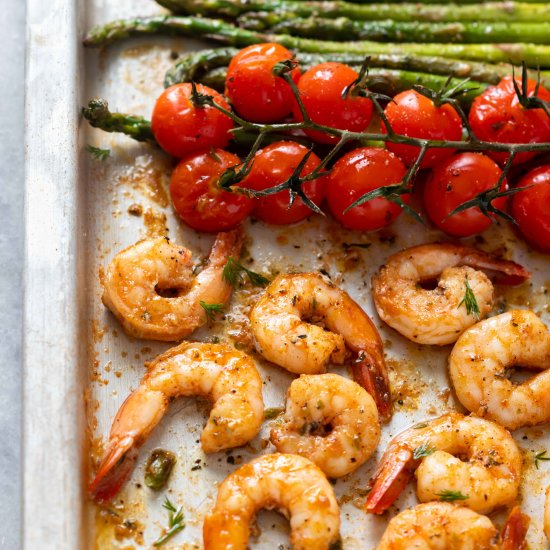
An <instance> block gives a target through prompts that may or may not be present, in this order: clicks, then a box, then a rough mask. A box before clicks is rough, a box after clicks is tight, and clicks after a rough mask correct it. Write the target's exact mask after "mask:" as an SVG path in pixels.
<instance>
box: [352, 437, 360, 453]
mask: <svg viewBox="0 0 550 550" xmlns="http://www.w3.org/2000/svg"><path fill="white" fill-rule="evenodd" d="M353 446H354V447H355V448H356V449H357V450H358V451H360V450H361V438H360V437H359V436H358V435H357V434H355V435H354V436H353Z"/></svg>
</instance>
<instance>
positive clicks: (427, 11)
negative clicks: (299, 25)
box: [157, 0, 550, 23]
mask: <svg viewBox="0 0 550 550" xmlns="http://www.w3.org/2000/svg"><path fill="white" fill-rule="evenodd" d="M157 3H158V4H160V5H161V6H164V7H165V8H168V9H169V10H171V11H172V12H174V13H177V14H182V15H190V14H194V15H203V16H207V17H223V18H236V17H238V16H239V15H243V14H244V13H248V12H258V11H263V12H292V13H294V14H295V15H296V17H309V16H320V15H322V16H323V17H327V18H334V17H349V18H350V19H352V20H354V21H378V20H384V19H393V20H394V21H430V22H435V21H461V22H465V21H502V22H512V21H513V22H515V23H521V22H524V23H525V22H536V23H541V22H544V21H547V22H549V21H550V4H548V3H527V2H514V1H510V2H491V3H489V2H484V3H482V4H479V3H477V4H476V5H471V4H470V5H468V4H466V5H463V4H451V3H448V4H431V5H430V4H427V5H419V4H418V3H417V2H410V3H407V2H404V3H399V4H392V3H387V2H384V3H372V4H371V3H369V4H353V3H351V2H347V1H341V0H334V1H305V2H301V1H298V0H157Z"/></svg>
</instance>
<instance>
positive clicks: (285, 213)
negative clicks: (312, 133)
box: [241, 141, 326, 225]
mask: <svg viewBox="0 0 550 550" xmlns="http://www.w3.org/2000/svg"><path fill="white" fill-rule="evenodd" d="M307 152H308V148H307V147H304V146H303V145H300V144H299V143H295V142H294V141H280V142H277V143H273V144H271V145H268V146H267V147H264V148H263V149H260V150H259V151H258V152H257V153H256V156H255V157H254V162H253V164H252V169H251V170H250V173H249V174H248V176H247V177H246V178H245V179H244V180H243V181H242V182H241V187H244V188H249V189H255V190H258V191H259V190H262V189H267V188H269V187H274V186H275V185H278V184H279V183H283V182H284V181H286V180H288V178H290V176H292V174H293V173H294V171H295V170H296V168H297V167H298V165H299V164H300V161H301V160H302V159H303V158H304V156H305V155H306V154H307ZM320 162H321V161H320V160H319V157H318V156H317V155H315V154H313V153H312V154H310V156H309V158H308V160H307V162H306V164H305V166H304V168H303V169H302V171H301V173H300V175H301V176H306V175H307V174H310V173H311V172H312V171H313V170H314V169H315V168H316V167H317V166H319V164H320ZM325 180H326V177H321V178H316V179H314V180H311V181H308V182H306V183H304V184H303V187H302V189H303V190H304V193H305V194H306V196H307V197H308V198H309V199H311V201H312V202H314V203H315V204H316V205H317V206H319V205H320V204H321V203H322V202H323V199H324V198H325ZM289 200H290V193H289V192H288V191H287V190H285V191H280V192H279V193H276V194H274V195H268V196H266V197H262V198H259V199H257V203H256V205H255V207H254V212H253V215H254V216H255V217H256V218H258V219H260V220H263V221H265V222H267V223H273V224H276V225H286V224H289V223H296V222H299V221H301V220H303V219H305V218H307V217H308V216H310V215H311V213H312V211H311V209H310V208H309V207H308V206H306V205H305V204H304V203H303V201H302V200H301V199H300V198H299V197H297V198H296V200H295V201H294V204H293V205H292V207H291V208H289V207H288V204H289Z"/></svg>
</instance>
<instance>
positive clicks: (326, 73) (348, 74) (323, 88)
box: [293, 61, 372, 143]
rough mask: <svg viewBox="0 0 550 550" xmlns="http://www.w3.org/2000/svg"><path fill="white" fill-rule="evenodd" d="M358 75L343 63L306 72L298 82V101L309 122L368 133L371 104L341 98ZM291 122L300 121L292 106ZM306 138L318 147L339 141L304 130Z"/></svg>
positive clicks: (333, 137)
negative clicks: (320, 144)
mask: <svg viewBox="0 0 550 550" xmlns="http://www.w3.org/2000/svg"><path fill="white" fill-rule="evenodd" d="M357 77H358V74H357V72H356V71H354V70H353V69H352V68H351V67H348V66H347V65H344V64H342V63H334V62H330V61H329V62H327V63H321V64H320V65H316V66H315V67H312V68H311V69H309V71H306V72H305V73H304V74H303V75H302V78H300V81H299V82H298V89H299V91H300V98H301V100H302V102H303V104H304V107H305V108H306V112H307V114H308V115H309V116H310V118H311V119H312V120H313V121H314V122H317V123H318V124H323V125H325V126H331V127H333V128H339V129H341V130H350V131H353V132H361V131H364V130H366V129H367V126H368V125H369V123H370V120H371V117H372V101H371V100H370V99H367V98H364V97H354V96H351V95H348V97H346V98H345V99H344V98H343V97H342V94H343V92H344V90H345V88H346V86H348V85H349V84H351V83H352V82H353V81H354V80H356V79H357ZM293 112H294V118H295V119H296V120H299V121H301V120H303V117H302V113H301V111H300V108H299V106H298V104H297V103H296V102H294V108H293ZM306 133H307V135H308V136H309V137H310V138H311V139H312V140H314V141H317V142H319V143H336V142H337V141H338V137H336V136H330V135H328V134H325V133H323V132H316V131H313V130H306Z"/></svg>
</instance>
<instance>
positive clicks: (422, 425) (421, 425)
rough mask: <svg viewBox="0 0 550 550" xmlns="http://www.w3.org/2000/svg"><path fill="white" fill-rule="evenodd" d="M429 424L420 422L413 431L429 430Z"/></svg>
mask: <svg viewBox="0 0 550 550" xmlns="http://www.w3.org/2000/svg"><path fill="white" fill-rule="evenodd" d="M427 427H428V424H427V423H426V422H419V423H418V424H415V425H414V426H413V430H421V429H422V428H427Z"/></svg>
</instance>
